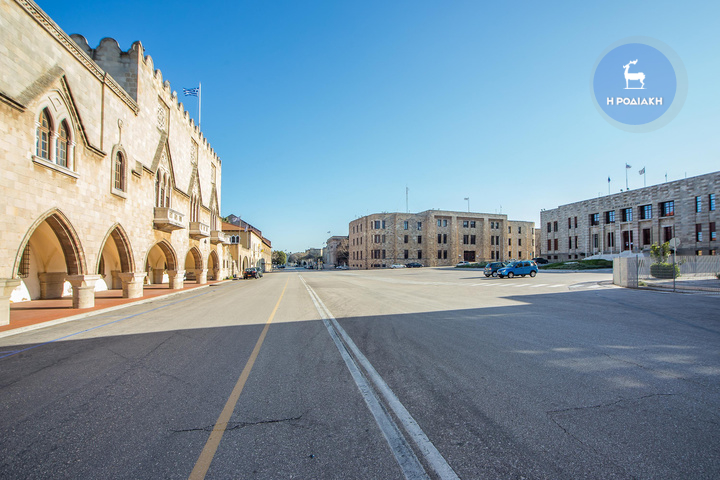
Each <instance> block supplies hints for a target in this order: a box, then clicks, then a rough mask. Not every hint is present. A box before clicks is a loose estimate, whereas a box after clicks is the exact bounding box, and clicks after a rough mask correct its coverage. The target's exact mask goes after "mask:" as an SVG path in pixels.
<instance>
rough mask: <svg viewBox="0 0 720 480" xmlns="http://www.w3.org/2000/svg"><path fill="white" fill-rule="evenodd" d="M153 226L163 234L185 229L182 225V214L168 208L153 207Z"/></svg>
mask: <svg viewBox="0 0 720 480" xmlns="http://www.w3.org/2000/svg"><path fill="white" fill-rule="evenodd" d="M153 224H154V225H155V228H156V229H157V230H162V231H163V232H172V231H173V230H180V229H181V228H185V225H184V224H183V214H182V213H180V212H176V211H175V210H173V209H172V208H170V207H155V219H154V220H153Z"/></svg>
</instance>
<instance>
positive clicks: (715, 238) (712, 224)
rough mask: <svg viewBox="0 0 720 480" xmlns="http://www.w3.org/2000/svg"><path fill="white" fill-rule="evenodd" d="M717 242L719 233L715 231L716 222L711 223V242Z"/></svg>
mask: <svg viewBox="0 0 720 480" xmlns="http://www.w3.org/2000/svg"><path fill="white" fill-rule="evenodd" d="M715 240H717V231H716V230H715V222H710V241H712V242H714V241H715Z"/></svg>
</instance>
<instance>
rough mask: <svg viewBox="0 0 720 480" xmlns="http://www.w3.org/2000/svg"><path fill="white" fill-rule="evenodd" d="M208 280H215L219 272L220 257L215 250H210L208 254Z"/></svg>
mask: <svg viewBox="0 0 720 480" xmlns="http://www.w3.org/2000/svg"><path fill="white" fill-rule="evenodd" d="M207 270H208V280H217V279H218V275H219V273H220V258H219V257H218V254H217V252H216V251H215V250H211V251H210V255H208V263H207Z"/></svg>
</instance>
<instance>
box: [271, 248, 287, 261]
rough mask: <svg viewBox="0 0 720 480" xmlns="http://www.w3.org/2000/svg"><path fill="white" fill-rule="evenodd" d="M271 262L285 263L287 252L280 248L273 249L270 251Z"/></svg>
mask: <svg viewBox="0 0 720 480" xmlns="http://www.w3.org/2000/svg"><path fill="white" fill-rule="evenodd" d="M272 263H274V264H275V265H285V264H286V263H287V254H286V253H285V252H283V251H282V250H275V251H274V252H273V253H272Z"/></svg>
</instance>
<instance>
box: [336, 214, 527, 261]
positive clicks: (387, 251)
mask: <svg viewBox="0 0 720 480" xmlns="http://www.w3.org/2000/svg"><path fill="white" fill-rule="evenodd" d="M349 228H350V235H349V247H348V248H349V253H350V258H349V260H348V262H349V264H350V267H351V268H384V267H389V266H390V265H392V264H406V263H409V262H419V263H422V264H423V265H425V266H430V267H435V266H448V265H455V264H456V263H458V262H461V261H468V262H477V261H490V260H509V259H523V258H532V257H533V253H534V248H535V241H534V234H535V232H534V230H535V223H534V222H524V221H512V220H508V219H507V215H502V214H499V215H498V214H488V213H470V212H451V211H444V210H427V211H424V212H420V213H375V214H371V215H367V216H365V217H361V218H358V219H357V220H353V221H352V222H350V225H349Z"/></svg>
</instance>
